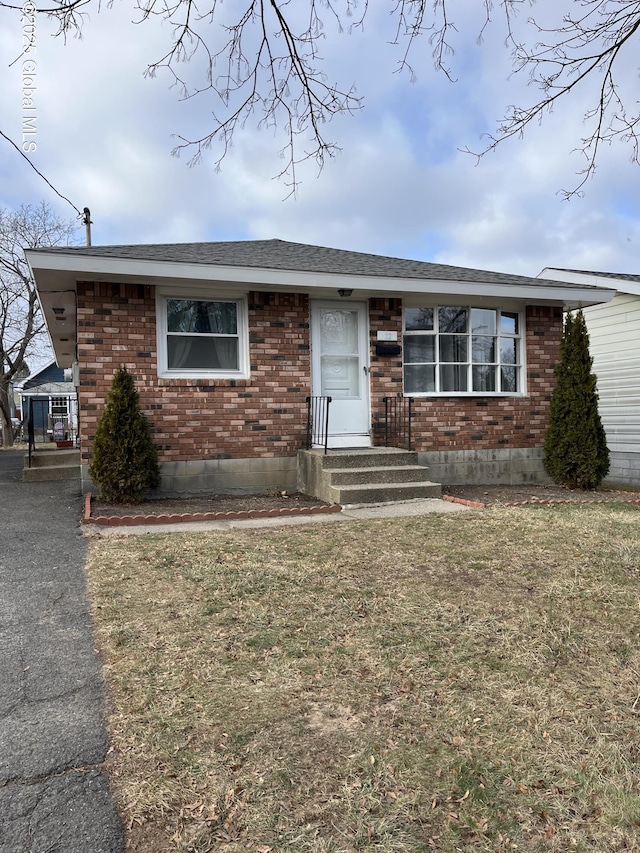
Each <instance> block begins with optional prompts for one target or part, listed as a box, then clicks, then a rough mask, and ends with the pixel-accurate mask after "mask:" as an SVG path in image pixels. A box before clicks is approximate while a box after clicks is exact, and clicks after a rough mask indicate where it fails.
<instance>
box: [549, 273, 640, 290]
mask: <svg viewBox="0 0 640 853" xmlns="http://www.w3.org/2000/svg"><path fill="white" fill-rule="evenodd" d="M540 278H544V279H550V280H551V281H564V282H567V283H568V284H578V285H580V284H582V285H592V286H593V287H615V289H616V290H617V291H618V293H630V294H632V295H633V296H640V281H638V280H637V278H638V277H637V276H634V277H633V278H631V277H630V278H624V276H623V275H615V277H612V276H610V275H607V274H606V273H597V272H580V271H579V270H563V269H558V268H556V267H545V269H543V270H542V272H541V273H540Z"/></svg>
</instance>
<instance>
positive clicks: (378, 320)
mask: <svg viewBox="0 0 640 853" xmlns="http://www.w3.org/2000/svg"><path fill="white" fill-rule="evenodd" d="M401 315H402V305H401V300H393V299H391V300H389V299H372V300H371V301H370V322H371V327H370V328H371V349H372V361H371V395H372V419H373V428H374V440H375V442H376V443H380V442H381V441H382V440H383V439H382V436H383V419H384V405H383V403H382V398H383V397H384V396H385V395H386V396H393V395H394V394H396V393H398V392H401V391H402V357H401V356H400V357H389V356H378V357H376V356H375V355H374V354H373V353H374V352H375V342H376V337H377V336H376V333H377V331H378V329H385V330H397V331H398V340H399V341H401V340H402V335H401V329H402V316H401ZM561 337H562V311H561V309H560V308H548V307H542V306H529V307H528V308H527V310H526V362H527V365H526V372H527V396H526V397H490V396H488V397H429V398H424V397H422V398H421V397H416V399H415V403H414V408H413V417H414V421H413V428H412V433H413V444H414V447H415V449H416V450H424V451H430V450H475V449H478V450H489V449H497V448H501V447H522V448H530V447H540V446H541V445H542V442H543V437H544V432H545V429H546V423H547V412H548V408H549V400H550V399H551V391H552V389H553V383H554V376H553V368H554V365H555V364H556V362H557V360H558V357H559V354H560V339H561Z"/></svg>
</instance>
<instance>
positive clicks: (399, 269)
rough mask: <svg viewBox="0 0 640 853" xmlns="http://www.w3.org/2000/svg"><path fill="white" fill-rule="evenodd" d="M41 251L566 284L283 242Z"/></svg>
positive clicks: (394, 275)
mask: <svg viewBox="0 0 640 853" xmlns="http://www.w3.org/2000/svg"><path fill="white" fill-rule="evenodd" d="M32 251H40V250H32ZM42 251H43V252H56V253H58V252H59V253H62V254H76V255H89V256H92V257H103V258H114V259H115V258H119V259H127V258H128V259H131V260H146V261H165V262H168V263H187V264H205V265H213V266H217V265H219V266H230V267H256V268H262V269H274V270H289V271H292V272H319V273H331V274H337V275H364V276H373V277H375V276H379V277H381V278H406V279H418V280H425V279H442V280H445V281H470V282H487V283H490V284H507V285H512V286H514V285H515V286H517V285H522V286H529V287H530V286H531V285H533V284H535V285H542V284H544V285H547V286H550V287H563V288H566V287H570V285H567V284H566V283H562V282H557V281H544V280H543V279H539V278H531V277H528V276H520V275H510V274H508V273H499V272H488V271H487V270H476V269H468V268H467V267H455V266H449V265H446V264H432V263H428V262H426V261H412V260H405V259H402V258H390V257H385V256H383V255H369V254H365V253H363V252H349V251H345V250H344V249H328V248H325V247H322V246H310V245H306V244H303V243H290V242H287V241H285V240H245V241H235V242H222V243H160V244H153V243H152V244H148V245H138V246H80V247H55V248H50V249H43V250H42ZM583 286H584V285H583Z"/></svg>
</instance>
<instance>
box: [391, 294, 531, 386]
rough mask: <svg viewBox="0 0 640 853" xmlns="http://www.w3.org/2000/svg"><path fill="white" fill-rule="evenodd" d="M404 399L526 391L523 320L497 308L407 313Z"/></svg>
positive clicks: (448, 308) (427, 309)
mask: <svg viewBox="0 0 640 853" xmlns="http://www.w3.org/2000/svg"><path fill="white" fill-rule="evenodd" d="M403 352H404V391H405V394H411V395H420V394H519V393H521V392H522V376H521V367H522V355H521V333H520V315H519V314H517V313H515V312H511V311H499V310H497V309H493V308H472V307H466V306H463V307H460V306H434V307H425V308H405V310H404V346H403Z"/></svg>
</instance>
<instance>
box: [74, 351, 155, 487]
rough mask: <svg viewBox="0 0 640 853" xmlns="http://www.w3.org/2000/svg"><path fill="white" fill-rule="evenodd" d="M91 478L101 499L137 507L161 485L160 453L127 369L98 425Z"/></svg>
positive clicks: (115, 383)
mask: <svg viewBox="0 0 640 853" xmlns="http://www.w3.org/2000/svg"><path fill="white" fill-rule="evenodd" d="M89 476H90V477H91V479H92V480H93V482H94V483H95V484H96V486H98V490H99V493H100V498H101V499H102V500H105V501H109V502H111V503H119V504H134V503H139V502H140V501H141V500H142V497H143V495H144V494H145V492H149V491H152V490H153V489H157V488H158V486H159V485H160V468H159V465H158V452H157V450H156V447H155V445H154V443H153V440H152V438H151V429H150V427H149V423H148V421H147V419H146V418H145V416H144V414H143V413H142V412H141V411H140V398H139V395H138V392H137V391H136V388H135V384H134V381H133V378H132V376H131V375H130V374H129V373H128V372H127V370H126V368H125V367H119V368H118V370H117V371H116V373H115V375H114V377H113V381H112V383H111V389H110V391H109V396H108V397H107V403H106V406H105V410H104V412H103V414H102V417H101V418H100V421H99V423H98V428H97V430H96V437H95V440H94V444H93V457H92V459H91V465H90V466H89Z"/></svg>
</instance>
